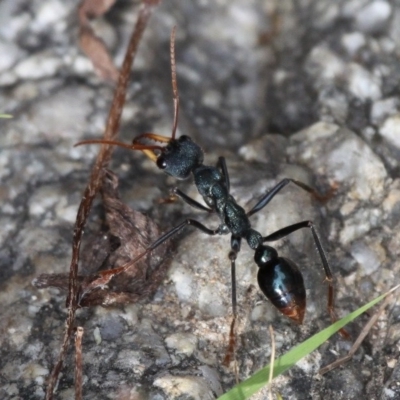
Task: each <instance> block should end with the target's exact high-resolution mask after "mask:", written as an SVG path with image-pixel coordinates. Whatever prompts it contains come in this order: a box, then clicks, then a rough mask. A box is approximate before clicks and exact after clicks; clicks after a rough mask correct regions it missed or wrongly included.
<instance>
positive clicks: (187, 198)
mask: <svg viewBox="0 0 400 400" xmlns="http://www.w3.org/2000/svg"><path fill="white" fill-rule="evenodd" d="M171 192H172V194H173V195H175V196H178V197H180V198H181V199H182V200H183V201H184V202H185V203H187V204H189V206H191V207H193V208H197V209H198V210H201V211H207V212H208V213H213V212H215V210H213V209H212V208H208V207H206V206H204V205H203V204H201V203H199V202H198V201H196V200H195V199H192V198H191V197H190V196H188V195H187V194H185V193H183V192H182V190H179V189H178V188H173V189H172V190H171Z"/></svg>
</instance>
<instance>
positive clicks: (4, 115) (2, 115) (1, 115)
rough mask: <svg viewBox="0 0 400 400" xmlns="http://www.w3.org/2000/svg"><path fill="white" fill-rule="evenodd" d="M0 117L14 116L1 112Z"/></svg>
mask: <svg viewBox="0 0 400 400" xmlns="http://www.w3.org/2000/svg"><path fill="white" fill-rule="evenodd" d="M0 118H12V115H10V114H0Z"/></svg>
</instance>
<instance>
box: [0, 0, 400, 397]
mask: <svg viewBox="0 0 400 400" xmlns="http://www.w3.org/2000/svg"><path fill="white" fill-rule="evenodd" d="M77 6H78V1H76V0H73V1H68V2H62V1H59V0H41V1H36V0H35V1H27V0H18V1H13V0H3V1H2V2H1V3H0V53H1V60H0V114H2V113H8V114H12V115H13V119H11V120H0V130H1V134H0V149H1V150H0V180H1V181H0V182H1V187H0V204H1V209H0V224H1V231H0V276H1V280H0V282H1V290H0V304H1V305H2V306H1V311H0V314H1V318H0V321H1V322H0V343H1V346H0V354H1V357H0V360H1V361H0V397H1V398H2V399H10V400H11V399H14V400H16V399H24V400H36V399H42V398H43V397H44V393H45V386H46V379H47V376H48V374H49V371H51V368H52V367H53V365H54V361H55V359H56V357H57V355H58V352H59V349H60V346H61V340H62V335H63V330H64V321H65V318H66V315H67V310H66V309H65V293H63V292H61V291H59V290H58V289H40V290H39V289H37V288H35V287H34V286H32V283H31V282H32V280H33V279H35V278H36V277H37V276H39V275H40V274H42V273H63V272H64V273H65V272H67V271H68V266H69V262H70V256H71V240H72V227H73V223H74V219H75V213H76V210H77V207H78V204H79V201H80V196H81V193H82V190H83V188H84V187H85V185H86V182H87V179H88V175H89V171H90V167H91V164H92V162H93V159H94V157H95V155H96V154H97V151H98V148H97V147H95V146H87V147H77V148H74V147H73V145H74V144H75V143H76V142H77V141H79V140H81V139H83V138H98V137H100V136H101V135H102V131H103V127H104V123H105V119H106V116H107V114H108V109H109V106H110V102H111V99H112V91H113V87H112V85H110V84H107V83H105V82H103V81H102V80H100V79H99V78H97V77H96V76H95V74H94V71H93V68H92V66H91V64H90V62H88V60H87V59H86V57H85V56H84V55H83V54H82V53H81V51H80V50H79V48H78V44H77V32H78V22H77V21H78V19H77V11H76V10H77ZM136 12H137V8H136V6H132V4H131V3H130V2H117V5H116V6H115V7H114V9H113V10H111V12H110V13H109V14H108V15H107V17H105V18H103V19H102V21H101V23H98V25H97V27H98V30H99V34H100V35H102V34H104V35H105V37H106V38H105V40H106V42H107V43H109V44H110V45H111V46H112V52H113V54H114V56H115V60H116V62H117V63H120V61H121V59H122V57H123V54H124V51H125V46H124V45H125V44H126V42H127V40H128V37H129V34H130V32H131V29H132V27H133V23H134V22H133V21H134V20H135V13H136ZM399 21H400V5H399V4H398V3H395V2H390V1H385V0H351V1H344V0H343V1H336V2H332V1H328V0H311V1H310V0H307V1H305V0H304V1H303V0H288V1H284V2H282V1H277V0H271V1H268V2H265V1H261V0H253V1H248V2H242V1H238V0H234V1H218V2H214V1H207V0H206V1H201V0H196V1H190V2H182V1H177V0H170V1H167V0H165V1H164V3H163V4H162V5H161V6H160V7H159V8H158V9H157V10H156V12H155V14H154V15H153V17H152V20H151V22H150V25H149V26H148V28H147V31H146V35H145V38H144V40H143V42H142V43H141V46H140V50H139V53H138V58H137V60H136V63H135V66H134V69H133V71H134V72H133V74H132V84H131V86H130V90H129V98H128V101H127V103H126V107H125V110H124V114H123V124H122V128H121V135H120V137H121V140H124V141H125V142H130V140H131V139H132V137H134V136H136V135H137V134H139V133H142V132H148V131H154V132H157V133H159V134H163V135H169V134H170V130H171V125H172V95H171V83H170V67H169V35H170V31H171V28H172V26H173V25H177V41H176V58H177V73H178V85H179V89H180V98H181V110H180V120H179V129H178V133H179V134H187V135H190V136H191V137H193V138H194V139H195V140H196V141H197V142H198V143H200V144H201V145H202V146H203V148H204V150H205V151H206V162H207V163H212V164H214V163H215V162H216V160H217V158H218V156H225V157H226V159H227V165H228V170H229V173H230V177H231V188H232V189H231V192H232V194H233V196H234V197H235V198H236V199H237V200H238V202H239V203H240V204H241V205H243V206H244V207H245V208H246V209H250V208H251V206H252V205H253V204H255V202H256V201H257V199H258V198H260V197H261V196H262V194H263V193H265V192H266V191H267V190H269V189H270V188H272V187H273V186H274V185H275V184H276V183H277V182H279V180H281V179H283V178H285V177H291V178H294V179H298V180H301V181H303V182H305V183H307V184H309V185H312V186H314V187H316V188H317V189H318V190H319V191H321V192H323V193H329V191H330V190H331V189H335V192H334V195H332V196H331V197H330V198H329V200H328V201H326V202H323V203H321V202H318V201H317V200H315V199H313V198H312V197H311V196H310V195H309V194H308V193H306V192H304V191H302V190H301V189H299V188H298V187H296V186H292V185H289V186H288V187H286V188H285V189H284V190H282V192H281V193H280V194H279V195H277V196H276V198H275V199H274V200H273V201H272V202H271V203H270V204H269V205H268V207H266V208H265V209H264V210H262V211H260V212H259V213H257V214H256V215H254V216H253V217H252V222H253V223H254V227H255V229H257V230H259V231H260V232H261V233H262V234H263V235H267V234H269V233H272V232H273V231H275V230H277V229H280V228H282V227H283V226H286V225H290V224H293V223H295V222H299V221H303V220H312V221H314V223H315V225H316V227H317V229H318V232H319V234H320V236H321V240H322V242H323V245H324V246H325V248H326V250H327V253H328V259H329V262H330V264H331V267H332V270H333V272H334V276H335V278H336V287H337V311H338V314H339V315H341V316H343V315H345V314H347V313H348V312H350V311H352V310H354V309H356V308H357V307H359V306H360V305H362V304H365V303H366V302H367V301H369V300H371V299H373V298H374V297H376V296H377V295H379V294H382V293H384V292H385V291H387V290H388V289H390V288H391V287H392V286H393V285H394V284H395V283H398V281H399V280H398V276H400V262H399V255H400V233H399V232H400V179H399V178H400V167H399V158H400V139H399V137H400V136H399V132H400V118H399V115H400V93H399V87H400V61H399V57H398V54H399V53H400V39H399V38H400V32H399V26H400V22H399ZM116 38H117V39H116ZM112 168H113V170H114V172H115V173H116V174H118V176H119V177H120V185H121V192H122V197H123V199H124V201H125V202H126V203H127V204H129V205H130V206H131V207H132V208H135V209H138V210H141V211H144V212H146V213H148V214H149V215H150V216H151V217H153V218H154V219H155V220H156V221H157V222H159V224H160V225H161V226H162V228H163V229H164V230H168V229H170V228H171V227H173V226H174V225H176V224H177V223H179V222H180V221H182V220H183V219H184V218H187V217H189V216H191V217H194V218H196V219H198V220H200V221H201V222H203V223H205V224H207V226H210V227H216V226H217V224H218V221H217V220H216V219H215V218H213V216H207V215H203V214H202V213H201V212H198V211H195V210H191V209H190V207H189V206H187V205H185V204H182V202H176V203H174V204H159V201H158V200H159V199H160V198H165V197H166V196H167V195H168V190H169V188H171V187H173V186H174V185H175V184H176V182H175V181H173V180H172V179H170V178H166V177H165V176H164V175H163V174H162V173H160V172H159V171H157V169H156V168H155V167H154V166H153V165H152V164H151V163H150V162H149V161H148V160H145V158H144V156H143V155H141V154H132V152H129V151H127V150H124V149H117V150H116V151H115V153H114V160H113V164H112ZM178 185H179V187H180V188H181V189H182V190H184V191H185V192H186V193H187V194H189V195H191V196H193V197H195V198H198V195H197V194H196V190H195V188H194V186H193V185H192V183H191V181H184V182H179V183H178ZM96 218H97V219H98V218H101V212H100V211H99V209H98V208H96V207H95V208H94V210H93V220H96ZM91 223H92V224H94V223H95V221H92V222H91ZM89 231H90V229H89ZM274 245H275V243H274ZM174 246H175V250H174V253H173V257H172V262H171V266H170V270H169V275H168V279H166V280H165V281H164V283H163V285H161V286H160V288H159V290H158V292H157V293H156V295H155V296H154V298H153V299H152V301H150V302H146V303H144V304H131V305H126V306H123V307H116V308H110V309H104V308H101V307H95V308H92V309H84V310H80V311H79V312H78V319H77V323H78V324H80V325H81V326H83V327H84V331H85V333H84V338H83V351H84V371H83V373H84V385H83V393H84V398H85V399H117V398H120V399H152V400H162V399H173V398H180V399H189V398H190V399H213V398H216V396H217V395H220V394H222V393H224V392H225V391H227V390H228V389H229V388H230V387H232V386H233V385H234V383H235V374H234V369H233V367H232V368H225V367H223V366H222V360H223V357H224V354H225V350H226V345H227V338H228V333H229V326H230V322H231V300H230V299H231V297H230V296H231V292H230V288H231V284H230V268H229V260H228V257H227V254H228V252H229V237H228V236H223V237H217V238H210V237H208V236H206V235H204V234H201V233H200V232H196V231H190V230H188V231H186V232H185V233H184V234H182V235H180V236H179V237H176V238H175V240H174ZM242 247H243V248H242V251H241V252H240V254H239V257H238V261H237V267H238V268H237V269H238V270H237V281H238V308H239V316H240V320H239V324H238V335H239V341H238V348H237V361H238V370H239V378H240V379H241V380H242V379H245V378H246V377H248V376H249V375H251V374H252V373H254V372H255V371H256V370H258V369H259V368H261V367H262V366H264V365H265V364H267V363H268V362H269V356H270V352H271V347H270V337H269V334H268V326H269V325H270V324H272V325H273V327H274V330H275V341H276V348H277V354H278V355H281V354H284V353H285V352H286V351H287V350H289V349H290V348H292V347H293V346H295V345H297V344H299V343H300V342H301V341H303V340H304V339H305V338H307V337H309V336H310V335H311V334H313V333H315V332H317V331H318V330H320V329H322V328H323V327H326V326H327V325H328V324H329V318H328V315H327V312H326V287H325V285H324V284H323V279H324V276H323V270H322V267H321V262H320V260H319V258H318V254H317V252H316V251H315V245H314V243H313V240H312V236H311V234H310V232H308V231H304V232H302V231H300V232H297V233H294V234H293V235H290V236H289V237H288V238H286V239H284V240H281V241H279V242H276V248H277V249H278V251H279V253H280V254H281V255H283V256H285V257H288V258H291V259H293V260H295V261H296V263H297V264H298V265H299V267H300V269H301V270H302V272H303V274H304V278H305V282H306V287H307V295H308V304H307V313H306V318H305V321H304V325H303V326H301V327H297V326H294V325H293V324H291V323H290V322H289V321H288V320H287V319H285V318H284V317H283V316H281V315H279V314H278V312H277V311H275V309H273V308H272V306H271V305H270V304H269V303H267V302H266V301H265V299H264V297H263V295H262V294H261V293H260V291H259V290H258V288H257V280H256V273H257V267H256V265H255V264H254V262H253V253H252V252H251V251H250V249H249V248H248V247H247V245H246V244H245V243H243V246H242ZM389 314H390V315H389ZM367 319H368V317H367V316H362V317H360V318H359V319H358V320H356V322H354V323H353V324H352V325H351V326H350V327H349V328H348V329H349V331H350V333H351V335H352V336H353V337H356V336H357V335H358V333H359V332H360V330H361V329H362V327H363V326H364V324H365V323H366V321H367ZM399 332H400V307H398V306H393V307H391V308H390V310H389V311H388V312H387V313H385V314H384V315H383V317H382V318H381V319H380V321H379V323H378V324H377V325H376V327H375V328H374V329H373V330H372V333H371V334H370V335H369V336H368V338H367V339H366V341H365V343H364V344H363V345H362V346H361V349H360V350H359V351H358V352H357V354H356V356H355V357H354V360H352V361H350V362H349V363H348V364H346V365H345V366H344V367H343V368H342V369H338V370H335V371H333V372H331V373H329V374H328V375H326V376H324V377H322V378H321V377H319V376H318V375H317V372H318V369H319V368H320V367H321V366H323V365H325V364H327V363H328V362H331V361H333V360H334V359H335V358H336V357H337V356H338V355H343V354H345V352H346V351H347V350H348V348H349V344H348V343H347V342H346V341H344V340H343V339H342V338H341V337H340V336H336V337H334V338H332V339H331V340H329V342H327V343H325V344H324V345H323V346H322V347H321V348H320V349H318V351H316V352H314V353H312V354H311V355H310V356H309V357H307V358H306V359H304V360H302V362H301V363H299V365H298V366H296V367H294V368H293V369H291V370H290V372H288V373H286V374H285V375H283V376H281V377H279V378H277V379H276V380H275V381H274V384H273V389H274V390H276V391H277V392H279V393H281V395H282V397H283V398H285V399H298V400H300V399H301V400H303V399H304V400H305V399H313V400H314V399H315V400H316V399H333V400H339V399H346V400H349V399H359V398H369V399H372V398H382V399H396V398H400V390H399V385H398V382H399V371H400V364H399V359H400V342H399V337H400V335H399ZM73 365H74V362H73V349H72V346H71V349H70V351H69V353H68V358H67V360H66V365H65V367H64V369H63V372H62V376H61V379H60V382H59V384H58V387H57V392H56V394H55V398H56V399H72V398H74V383H73V368H74V367H73ZM338 388H340V389H338ZM265 396H266V392H261V393H259V394H257V395H255V396H254V399H263V398H265Z"/></svg>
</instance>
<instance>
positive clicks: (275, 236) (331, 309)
mask: <svg viewBox="0 0 400 400" xmlns="http://www.w3.org/2000/svg"><path fill="white" fill-rule="evenodd" d="M302 228H310V229H311V233H312V235H313V238H314V242H315V245H316V246H317V250H318V253H319V256H320V258H321V261H322V265H323V267H324V271H325V279H326V281H327V282H328V313H329V315H330V317H331V320H332V323H333V322H335V321H337V319H338V318H337V316H336V313H335V305H334V303H335V300H334V299H335V296H334V286H333V274H332V271H331V268H330V266H329V263H328V259H327V257H326V255H325V251H324V249H323V247H322V244H321V241H320V239H319V237H318V235H317V232H316V230H315V227H314V224H313V222H312V221H302V222H298V223H297V224H293V225H289V226H286V227H285V228H282V229H279V230H278V231H276V232H274V233H271V234H270V235H268V236H265V237H263V242H273V241H275V240H279V239H282V238H283V237H285V236H287V235H290V234H291V233H293V232H296V231H298V230H299V229H302ZM344 332H345V331H344ZM344 332H343V331H342V334H343V335H344V336H346V335H348V334H347V332H346V333H344Z"/></svg>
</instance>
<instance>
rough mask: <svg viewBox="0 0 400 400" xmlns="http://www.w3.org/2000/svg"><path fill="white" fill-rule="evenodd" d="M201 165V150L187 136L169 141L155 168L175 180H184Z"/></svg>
mask: <svg viewBox="0 0 400 400" xmlns="http://www.w3.org/2000/svg"><path fill="white" fill-rule="evenodd" d="M202 163H203V150H202V149H201V147H200V146H198V145H197V144H196V143H194V142H193V140H192V139H191V138H190V137H189V136H185V135H183V136H181V137H179V138H178V139H171V140H170V141H169V142H168V144H167V145H166V146H165V147H163V148H162V150H161V153H160V155H159V156H158V157H157V160H156V164H157V167H158V168H160V169H161V170H163V171H164V172H165V173H166V174H168V175H171V176H173V177H174V178H177V179H186V178H187V177H188V176H189V175H190V173H191V172H192V171H193V169H194V168H196V167H197V166H199V165H201V164H202Z"/></svg>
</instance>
